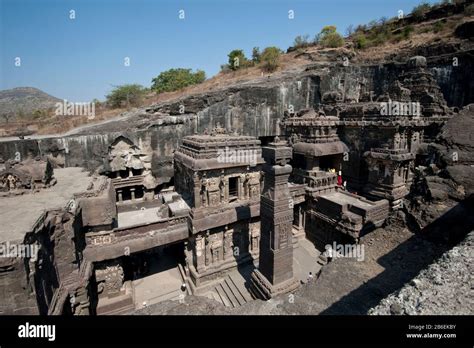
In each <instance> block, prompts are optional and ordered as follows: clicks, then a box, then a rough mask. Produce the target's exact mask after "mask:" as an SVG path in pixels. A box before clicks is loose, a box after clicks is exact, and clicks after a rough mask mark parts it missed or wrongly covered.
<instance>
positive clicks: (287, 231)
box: [252, 141, 298, 299]
mask: <svg viewBox="0 0 474 348" xmlns="http://www.w3.org/2000/svg"><path fill="white" fill-rule="evenodd" d="M262 152H263V157H264V159H265V162H266V164H265V165H264V168H263V170H264V171H265V184H264V189H263V192H262V195H261V198H260V218H261V225H260V226H261V227H260V229H261V237H260V255H259V266H258V269H257V270H255V271H254V272H253V273H252V289H253V292H254V294H255V295H256V296H257V297H260V298H263V299H269V298H271V297H274V296H276V295H278V294H282V293H287V292H290V291H293V290H295V289H296V288H297V287H298V282H297V281H296V279H295V278H294V276H293V243H292V241H293V234H292V225H293V209H292V207H291V204H290V202H291V194H290V190H289V188H288V178H289V176H290V174H291V171H292V168H291V166H290V165H289V164H287V163H288V161H289V160H290V159H291V157H292V149H291V148H290V147H288V146H286V143H285V142H279V141H275V142H273V143H270V144H269V146H266V147H263V148H262Z"/></svg>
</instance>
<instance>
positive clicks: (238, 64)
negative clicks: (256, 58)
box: [227, 50, 249, 70]
mask: <svg viewBox="0 0 474 348" xmlns="http://www.w3.org/2000/svg"><path fill="white" fill-rule="evenodd" d="M227 56H228V57H229V68H230V69H232V70H238V69H240V68H245V67H247V66H249V62H248V60H247V58H246V57H245V54H244V51H242V50H233V51H231V52H230V53H229V54H228V55H227Z"/></svg>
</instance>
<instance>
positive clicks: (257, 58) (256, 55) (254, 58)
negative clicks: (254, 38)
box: [252, 47, 261, 64]
mask: <svg viewBox="0 0 474 348" xmlns="http://www.w3.org/2000/svg"><path fill="white" fill-rule="evenodd" d="M260 57H261V53H260V48H258V47H254V48H253V49H252V62H254V63H255V64H258V63H260Z"/></svg>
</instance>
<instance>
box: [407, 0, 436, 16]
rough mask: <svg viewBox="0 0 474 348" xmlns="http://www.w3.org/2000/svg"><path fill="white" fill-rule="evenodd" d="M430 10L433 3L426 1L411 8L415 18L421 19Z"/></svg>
mask: <svg viewBox="0 0 474 348" xmlns="http://www.w3.org/2000/svg"><path fill="white" fill-rule="evenodd" d="M429 10H431V5H430V4H428V3H426V2H424V3H421V4H419V5H418V6H415V7H414V8H413V10H411V14H412V16H413V17H414V18H416V19H421V18H422V17H423V16H424V15H425V13H426V12H428V11H429Z"/></svg>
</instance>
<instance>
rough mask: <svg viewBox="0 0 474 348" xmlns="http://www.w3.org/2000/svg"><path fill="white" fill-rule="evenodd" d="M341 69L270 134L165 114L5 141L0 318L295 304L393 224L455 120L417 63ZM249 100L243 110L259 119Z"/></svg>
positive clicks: (309, 78) (0, 180)
mask: <svg viewBox="0 0 474 348" xmlns="http://www.w3.org/2000/svg"><path fill="white" fill-rule="evenodd" d="M338 69H339V68H338ZM367 69H368V68H367ZM380 69H386V72H387V73H386V76H387V79H388V80H390V81H388V82H387V83H386V84H384V85H383V86H380V85H377V84H376V83H375V82H373V81H375V77H374V76H376V75H377V73H376V71H377V72H378V73H380ZM338 71H339V70H337V71H336V72H333V75H331V77H330V78H327V79H326V80H325V78H326V77H324V76H325V75H322V74H320V75H317V74H313V73H312V72H310V73H307V72H304V73H303V75H301V76H297V79H298V81H293V82H295V84H294V85H292V87H291V89H292V91H293V92H292V93H294V95H295V96H296V97H295V98H297V100H299V101H302V102H301V103H299V104H298V105H299V107H297V108H296V109H295V110H296V111H294V112H289V111H288V110H284V111H283V110H280V111H281V112H280V116H281V117H280V118H279V120H278V122H277V123H275V124H273V126H272V127H270V126H269V127H267V126H265V127H264V129H263V130H262V128H261V127H262V126H261V125H257V123H256V122H257V121H254V122H255V126H254V127H252V126H251V125H250V124H248V123H246V122H247V121H246V117H247V116H246V115H248V113H247V111H242V110H240V109H238V108H234V109H232V111H229V110H227V111H222V112H220V113H217V114H216V115H215V119H212V117H211V119H210V120H209V121H208V122H207V123H206V124H205V125H200V124H199V122H200V120H199V118H198V117H196V118H193V117H188V116H182V117H181V116H179V115H177V114H176V113H175V112H174V111H173V107H174V106H173V105H168V106H166V107H167V108H168V110H167V112H168V114H167V115H163V113H164V112H165V110H164V109H163V110H160V111H156V110H153V108H150V109H148V110H147V111H146V112H148V113H150V114H153V115H154V116H156V117H158V118H159V121H155V122H156V123H153V124H151V125H150V128H148V130H147V132H148V133H140V132H141V131H139V130H137V131H136V132H137V133H136V134H135V133H133V132H130V131H123V132H114V133H108V134H107V136H100V135H94V136H77V137H75V138H74V139H72V138H71V139H69V138H57V139H50V140H49V141H50V143H49V145H48V146H49V147H48V148H49V149H50V151H43V152H42V153H40V154H38V153H36V150H35V144H36V143H35V144H32V143H31V141H29V140H21V141H18V143H15V145H14V146H13V145H9V144H6V145H5V146H4V147H2V149H3V150H2V157H3V158H4V159H5V161H2V164H1V166H0V194H1V195H2V197H0V208H1V214H2V216H4V217H7V216H9V217H10V218H12V219H16V220H15V221H16V223H15V222H13V223H10V225H8V224H5V226H4V227H3V229H5V231H3V230H2V234H1V237H2V242H3V244H2V245H3V246H5V247H4V248H3V249H2V251H3V256H5V257H2V258H1V259H0V262H1V264H0V274H1V276H2V277H1V278H0V279H1V280H0V288H1V289H2V294H4V296H2V297H3V300H1V302H2V303H1V307H0V312H1V313H2V314H12V313H14V314H44V315H46V314H50V315H58V314H74V315H95V314H98V315H101V314H130V313H134V311H136V310H139V309H141V308H144V307H147V306H151V305H155V304H159V303H161V302H163V301H167V300H174V301H183V300H184V298H185V297H186V296H190V295H194V296H198V297H206V298H207V299H212V300H215V301H217V302H220V303H222V304H223V305H225V306H227V307H238V306H241V305H243V304H244V303H247V302H250V301H255V300H257V299H261V300H268V299H270V298H273V297H275V296H278V295H281V294H290V293H292V292H293V291H295V290H297V289H298V288H299V287H300V286H301V284H303V283H306V282H307V281H308V275H309V274H311V275H314V276H316V274H317V273H318V272H319V271H320V270H321V268H322V267H325V265H326V264H327V262H328V261H330V260H329V259H328V257H327V255H326V254H324V253H323V252H324V251H325V246H327V245H328V244H330V245H331V244H332V243H334V242H336V243H343V244H354V245H356V244H357V243H359V240H360V238H361V237H362V236H364V235H366V234H368V233H371V232H372V231H373V230H374V229H376V228H380V227H383V226H387V225H388V224H390V223H391V219H390V217H391V216H393V215H394V214H396V212H397V211H399V210H401V209H403V208H404V199H405V198H406V196H407V195H408V194H409V192H410V187H411V185H412V183H413V171H414V168H415V166H418V165H420V164H421V163H425V162H426V160H427V158H428V157H429V156H428V152H427V145H426V144H428V143H429V142H431V141H432V140H433V139H435V138H436V137H437V136H438V135H439V133H440V132H441V129H442V127H443V125H445V124H446V122H447V121H448V120H449V119H450V118H451V117H453V115H454V111H453V109H452V108H448V106H447V103H446V100H445V99H444V97H443V94H442V93H441V91H440V87H439V85H438V83H437V81H436V79H435V76H434V75H433V73H432V71H431V70H429V69H428V68H427V61H426V59H425V58H424V57H421V56H416V57H413V58H410V59H408V60H407V61H406V63H404V64H400V65H397V66H394V65H387V66H383V67H380V66H377V67H373V71H372V72H370V73H366V74H365V75H364V76H366V77H364V78H361V79H357V78H354V75H350V76H348V77H345V78H344V77H342V76H343V75H340V73H339V72H338ZM312 74H313V75H312ZM370 76H372V77H373V78H374V80H372V82H371V80H370ZM328 79H329V80H328ZM302 81H303V82H302ZM420 81H421V82H422V83H421V82H420ZM293 82H292V83H293ZM347 84H351V88H352V90H356V91H357V95H346V92H347V89H346V88H345V87H344V86H346V85H347ZM354 86H355V88H353V87H354ZM255 88H256V87H255ZM278 88H280V87H278ZM256 89H258V88H256ZM262 90H263V89H262ZM254 92H255V90H252V91H250V92H240V93H241V94H240V96H239V98H247V99H246V102H248V105H253V106H252V107H254V106H255V105H257V106H255V108H258V105H259V103H261V102H255V101H254V100H253V99H252V98H254V97H255V95H254ZM245 93H248V95H246V94H245ZM255 93H257V92H255ZM258 93H262V94H265V93H267V92H262V91H260V92H258ZM271 93H272V92H268V94H266V95H265V100H271V99H272V98H273V97H272V96H273V94H271ZM192 102H193V103H197V104H198V102H196V100H194V99H193V100H192ZM296 104H297V103H295V105H296ZM275 105H276V104H275ZM193 107H196V108H197V107H198V106H196V105H194V104H192V105H191V106H190V108H191V109H192V108H193ZM239 110H240V111H242V112H240V113H239ZM198 113H199V112H198ZM268 114H269V113H268V112H267V111H262V112H261V114H259V115H260V116H259V118H258V119H259V120H260V119H261V120H264V119H265V117H267V116H266V115H268ZM236 119H238V120H239V121H235V120H236ZM256 119H257V118H256ZM221 121H225V122H222V123H220V122H221ZM234 121H235V122H234ZM259 122H260V121H259ZM262 122H263V121H262ZM234 124H237V125H238V124H240V125H245V126H242V127H240V128H234V127H232V126H233V125H234ZM166 127H174V128H173V129H174V130H175V132H174V133H172V135H169V134H168V135H166V134H165V133H158V130H157V129H159V132H162V129H163V128H166ZM138 128H140V127H138ZM231 128H232V129H231ZM141 129H143V127H142V128H141ZM167 129H168V128H167ZM254 131H255V132H254ZM137 134H138V135H137ZM158 134H160V137H159V136H158ZM252 134H253V135H252ZM20 143H21V144H20ZM22 144H23V145H22ZM38 144H39V143H38ZM51 144H54V145H51ZM21 146H23V147H22V148H21V149H22V150H21V152H22V155H23V158H24V159H23V160H16V161H15V160H14V159H12V158H11V156H10V155H9V154H10V153H11V152H12V151H13V150H12V149H13V148H15V149H17V148H20V147H21ZM42 148H43V149H45V148H46V146H44V144H43V146H42ZM157 149H158V150H157ZM158 152H160V155H158ZM74 153H75V154H76V155H74V156H73V155H72V154H74ZM92 153H94V154H99V155H98V156H96V157H94V156H95V155H94V156H92V155H90V154H92ZM77 154H80V155H77ZM33 155H35V156H33ZM81 156H82V157H81ZM81 158H89V159H91V158H93V160H88V161H87V162H85V161H82V162H81ZM81 167H86V168H87V169H89V172H86V171H84V170H82V169H81ZM7 220H8V219H7V218H5V221H7ZM2 221H3V220H2ZM19 221H21V223H20V222H19ZM7 232H8V233H7ZM14 243H17V244H18V243H20V244H22V245H24V246H25V247H28V248H29V249H28V250H31V251H32V252H31V253H30V254H28V255H24V256H22V257H16V255H10V254H9V252H10V250H9V249H8V245H12V244H14ZM316 281H318V280H317V279H316Z"/></svg>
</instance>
